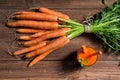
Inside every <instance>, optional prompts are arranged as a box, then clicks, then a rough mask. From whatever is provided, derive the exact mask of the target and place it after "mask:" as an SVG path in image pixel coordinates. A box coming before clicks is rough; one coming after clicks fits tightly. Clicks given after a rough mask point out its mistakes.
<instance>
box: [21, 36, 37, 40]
mask: <svg viewBox="0 0 120 80" xmlns="http://www.w3.org/2000/svg"><path fill="white" fill-rule="evenodd" d="M19 39H20V40H33V39H35V38H33V37H31V36H19Z"/></svg>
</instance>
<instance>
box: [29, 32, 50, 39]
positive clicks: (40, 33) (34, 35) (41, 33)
mask: <svg viewBox="0 0 120 80" xmlns="http://www.w3.org/2000/svg"><path fill="white" fill-rule="evenodd" d="M48 32H49V31H44V32H38V33H35V34H33V35H31V37H33V38H36V37H40V36H42V35H43V34H46V33H48Z"/></svg>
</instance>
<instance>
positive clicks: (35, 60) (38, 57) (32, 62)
mask: <svg viewBox="0 0 120 80" xmlns="http://www.w3.org/2000/svg"><path fill="white" fill-rule="evenodd" d="M69 42H70V40H69V39H67V40H66V41H64V42H63V43H62V44H60V45H58V46H56V48H54V49H51V50H49V51H46V52H45V53H42V54H40V55H38V56H37V57H35V58H34V59H33V60H32V61H31V62H30V63H29V64H28V67H31V66H33V65H34V64H36V63H37V62H38V61H40V60H42V59H44V58H45V57H46V56H47V55H49V54H50V53H51V52H52V51H53V50H56V49H58V48H60V47H62V46H64V45H66V44H67V43H69Z"/></svg>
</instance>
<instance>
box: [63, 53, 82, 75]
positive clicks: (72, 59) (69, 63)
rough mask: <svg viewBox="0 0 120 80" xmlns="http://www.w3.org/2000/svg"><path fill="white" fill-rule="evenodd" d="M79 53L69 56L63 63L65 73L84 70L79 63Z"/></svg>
mask: <svg viewBox="0 0 120 80" xmlns="http://www.w3.org/2000/svg"><path fill="white" fill-rule="evenodd" d="M76 53H77V52H72V53H71V54H70V55H68V56H67V57H66V58H65V59H63V61H62V67H63V71H64V72H65V73H70V72H74V71H76V70H78V69H82V67H81V66H80V64H79V63H78V61H77V55H76Z"/></svg>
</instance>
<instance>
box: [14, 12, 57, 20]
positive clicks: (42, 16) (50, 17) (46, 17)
mask: <svg viewBox="0 0 120 80" xmlns="http://www.w3.org/2000/svg"><path fill="white" fill-rule="evenodd" d="M14 18H16V19H23V20H43V21H58V19H57V18H58V17H57V16H54V15H49V14H45V13H34V14H21V15H15V16H14Z"/></svg>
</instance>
